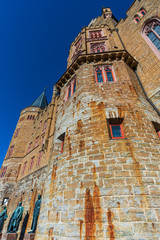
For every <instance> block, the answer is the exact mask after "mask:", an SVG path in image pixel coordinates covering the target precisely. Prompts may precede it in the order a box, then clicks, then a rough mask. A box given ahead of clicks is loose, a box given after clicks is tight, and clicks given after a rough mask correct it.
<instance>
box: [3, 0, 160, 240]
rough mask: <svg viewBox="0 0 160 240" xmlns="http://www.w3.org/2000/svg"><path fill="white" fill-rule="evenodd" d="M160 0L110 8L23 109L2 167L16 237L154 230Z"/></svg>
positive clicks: (118, 235)
mask: <svg viewBox="0 0 160 240" xmlns="http://www.w3.org/2000/svg"><path fill="white" fill-rule="evenodd" d="M159 6H160V1H159V0H152V1H151V0H135V1H134V2H133V4H132V5H131V6H130V8H129V9H128V11H127V17H126V18H125V19H121V20H120V21H119V22H118V21H117V19H116V18H115V17H114V15H113V13H112V12H111V9H110V8H103V9H102V15H101V16H99V17H97V18H95V19H93V20H92V21H91V22H90V23H89V25H88V26H87V27H84V28H83V29H82V30H81V32H80V33H79V35H78V36H77V37H76V39H75V40H74V42H73V43H72V44H71V46H70V51H69V57H68V65H67V70H66V71H65V73H64V74H63V76H62V77H61V78H60V79H59V81H58V82H57V83H56V84H55V86H54V88H53V97H52V100H51V102H50V103H49V104H48V103H47V99H46V96H45V91H44V92H43V93H42V94H41V95H40V96H39V97H38V99H37V100H36V101H35V102H34V103H33V104H32V105H31V106H29V107H26V108H25V109H23V110H22V111H21V113H20V118H19V121H18V123H17V126H16V129H15V132H14V134H13V137H12V140H11V143H10V146H9V149H8V151H7V154H6V156H5V159H4V161H3V165H2V168H1V172H0V205H1V211H2V209H3V206H4V205H5V206H6V207H7V215H8V218H7V219H6V220H5V222H4V226H3V230H2V233H1V234H0V238H1V239H3V240H5V239H7V238H6V232H7V227H8V224H9V221H10V218H11V215H12V213H13V211H14V210H15V209H16V207H17V206H18V204H19V202H22V205H23V207H24V211H23V217H22V220H21V222H20V225H19V228H18V231H17V234H18V238H17V239H20V240H22V239H26V237H25V236H26V233H27V232H28V231H30V229H31V224H32V216H33V211H34V206H35V202H36V200H37V197H38V195H39V194H41V196H42V203H41V208H40V214H39V218H38V223H37V229H36V233H35V236H34V239H36V240H53V239H54V240H60V239H61V240H62V239H63V240H69V239H71V240H94V239H99V240H104V239H105V240H106V239H108V240H114V239H115V240H140V239H141V240H142V239H143V240H147V239H148V240H159V239H160V160H159V159H160V118H159V117H160V81H159V78H160V68H159V63H160V7H159Z"/></svg>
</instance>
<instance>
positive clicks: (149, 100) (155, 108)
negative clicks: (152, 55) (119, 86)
mask: <svg viewBox="0 0 160 240" xmlns="http://www.w3.org/2000/svg"><path fill="white" fill-rule="evenodd" d="M133 71H134V73H135V75H136V77H137V79H138V82H139V84H140V86H141V89H142V91H143V93H144V96H145V98H146V99H147V101H148V102H149V103H150V105H151V106H152V107H153V108H154V110H155V111H156V112H157V114H158V115H159V116H160V111H159V110H158V108H157V107H156V106H155V104H154V103H153V102H152V100H151V99H150V98H149V97H148V95H147V93H146V91H145V89H144V87H143V84H142V82H141V80H140V78H139V76H138V74H137V70H136V69H133Z"/></svg>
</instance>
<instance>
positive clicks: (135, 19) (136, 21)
mask: <svg viewBox="0 0 160 240" xmlns="http://www.w3.org/2000/svg"><path fill="white" fill-rule="evenodd" d="M134 21H135V23H138V22H139V21H140V17H139V16H138V15H136V16H135V17H134Z"/></svg>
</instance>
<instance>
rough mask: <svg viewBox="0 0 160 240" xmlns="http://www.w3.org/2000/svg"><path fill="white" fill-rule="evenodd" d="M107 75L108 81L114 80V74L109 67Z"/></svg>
mask: <svg viewBox="0 0 160 240" xmlns="http://www.w3.org/2000/svg"><path fill="white" fill-rule="evenodd" d="M106 75H107V81H108V82H113V81H114V80H113V76H112V70H111V69H109V68H107V69H106Z"/></svg>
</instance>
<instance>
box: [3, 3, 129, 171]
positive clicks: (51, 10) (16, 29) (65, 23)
mask: <svg viewBox="0 0 160 240" xmlns="http://www.w3.org/2000/svg"><path fill="white" fill-rule="evenodd" d="M132 3H133V0H123V1H118V0H112V1H111V0H97V1H96V0H87V1H86V0H81V1H73V0H69V1H63V0H62V1H53V0H23V1H22V0H14V1H13V0H1V1H0V81H1V92H0V104H1V117H0V126H1V138H0V166H1V164H2V161H3V159H4V157H5V154H6V151H7V149H8V146H9V143H10V140H11V138H12V135H13V132H14V130H15V127H16V124H17V121H18V119H19V114H20V111H21V109H23V108H25V107H27V106H29V105H30V104H32V102H33V101H34V100H35V99H36V98H37V97H38V96H39V95H40V94H41V92H42V91H43V89H44V88H45V87H48V88H47V90H46V95H47V98H48V102H49V101H50V100H51V96H52V88H53V85H54V83H55V82H57V81H58V79H59V78H60V77H61V75H62V74H63V73H64V71H65V70H66V65H67V57H68V51H69V46H70V44H71V43H72V42H73V41H74V39H75V37H76V36H77V35H78V33H79V32H80V31H81V29H82V27H84V26H87V25H88V24H89V22H90V21H91V20H92V18H95V17H97V16H100V15H101V9H102V7H103V6H104V7H110V8H111V10H112V12H113V14H114V15H115V17H116V18H117V19H118V20H119V19H120V18H125V16H126V15H125V12H126V10H127V9H128V8H129V6H130V5H131V4H132Z"/></svg>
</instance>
